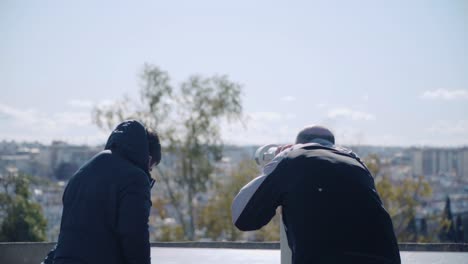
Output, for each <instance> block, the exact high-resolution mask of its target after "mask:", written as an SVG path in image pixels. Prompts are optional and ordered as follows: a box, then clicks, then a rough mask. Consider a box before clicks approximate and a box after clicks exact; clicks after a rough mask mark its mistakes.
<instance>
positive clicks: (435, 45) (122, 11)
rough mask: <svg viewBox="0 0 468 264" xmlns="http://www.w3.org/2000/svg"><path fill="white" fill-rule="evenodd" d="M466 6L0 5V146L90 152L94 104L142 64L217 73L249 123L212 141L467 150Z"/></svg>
mask: <svg viewBox="0 0 468 264" xmlns="http://www.w3.org/2000/svg"><path fill="white" fill-rule="evenodd" d="M467 28H468V3H467V2H466V1H463V0H459V1H456V0H455V1H449V2H446V1H442V2H441V1H435V0H434V1H422V0H416V1H410V2H408V1H402V0H398V1H392V2H382V3H378V2H375V1H370V0H366V1H289V2H280V1H255V3H252V2H250V1H235V2H229V3H221V2H219V1H209V0H202V1H196V2H191V1H169V2H161V1H132V2H127V3H120V2H119V3H118V2H115V1H112V2H111V1H99V2H94V1H78V2H73V3H72V2H59V1H48V0H47V1H41V2H35V1H24V2H22V1H21V2H18V1H2V2H0V36H2V41H1V42H0V58H2V59H1V60H0V89H1V90H0V92H1V96H0V141H1V140H16V141H39V142H41V143H45V144H49V143H50V142H51V141H53V140H63V141H67V142H70V143H73V144H87V145H96V144H103V143H104V141H105V140H106V139H107V136H108V131H102V130H100V129H98V128H97V127H96V126H95V125H94V124H92V121H91V110H92V107H93V106H95V105H100V104H108V103H110V102H112V101H114V100H118V99H121V98H122V97H123V96H124V95H128V96H129V97H131V98H133V99H135V100H137V99H138V97H139V94H138V90H139V79H138V76H139V74H140V73H141V71H142V69H143V64H144V63H150V64H154V65H157V66H159V67H161V68H162V69H163V70H166V71H168V73H169V74H170V76H171V77H172V83H173V84H174V85H177V84H178V83H180V82H182V81H183V80H185V79H186V78H187V77H189V76H190V75H192V74H201V75H203V76H212V75H214V74H226V75H228V76H229V78H230V79H231V80H232V81H235V82H238V83H240V84H242V85H243V102H244V110H245V114H246V116H247V119H248V121H247V122H246V124H245V126H243V125H241V124H233V125H227V124H223V129H222V130H223V138H224V141H225V143H228V144H235V145H247V144H256V145H260V144H266V143H288V142H292V141H293V140H294V138H295V136H296V133H297V132H298V131H299V130H300V129H301V128H302V127H304V126H306V125H309V124H314V123H315V124H323V125H326V126H328V127H330V128H331V129H332V130H333V131H334V132H335V134H336V138H337V143H338V144H343V145H380V146H436V147H438V146H440V147H442V146H452V147H453V146H466V145H468V74H467V73H468V60H467V58H468V30H467Z"/></svg>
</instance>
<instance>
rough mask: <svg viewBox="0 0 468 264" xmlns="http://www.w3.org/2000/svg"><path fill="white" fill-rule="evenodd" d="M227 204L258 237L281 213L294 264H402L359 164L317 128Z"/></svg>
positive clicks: (387, 221)
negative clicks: (276, 212) (257, 233)
mask: <svg viewBox="0 0 468 264" xmlns="http://www.w3.org/2000/svg"><path fill="white" fill-rule="evenodd" d="M279 150H280V151H279V153H278V154H277V155H276V157H275V158H274V159H273V160H272V161H271V162H270V163H268V164H267V165H265V167H264V168H263V173H262V175H260V176H259V177H257V178H255V179H254V180H252V181H251V182H250V183H248V184H247V185H245V186H244V187H243V188H242V189H241V190H240V192H239V194H238V195H237V196H236V197H235V198H234V201H233V204H232V218H233V223H234V224H235V225H236V227H237V228H239V229H240V230H243V231H250V230H256V229H260V228H261V227H262V226H264V225H266V224H267V223H268V222H269V221H270V220H271V218H272V217H273V216H274V215H275V211H276V208H277V207H278V206H282V220H283V223H284V226H285V230H286V235H287V238H288V244H289V247H290V248H291V252H292V263H294V264H299V263H307V264H309V263H361V264H362V263H364V264H365V263H401V261H400V254H399V249H398V244H397V240H396V237H395V234H394V230H393V225H392V221H391V219H390V216H389V214H388V213H387V211H386V210H385V209H384V207H383V205H382V202H381V200H380V197H379V195H378V194H377V191H376V189H375V185H374V180H373V177H372V175H371V173H370V172H369V170H368V169H367V167H366V166H365V165H364V164H363V162H362V161H361V160H360V159H359V157H358V156H357V155H356V154H354V153H353V152H352V151H351V150H348V149H345V148H342V147H338V146H336V145H335V137H334V135H333V133H332V132H331V131H330V130H329V129H328V128H326V127H323V126H308V127H305V128H304V129H302V130H301V131H300V132H299V133H298V135H297V137H296V142H295V144H294V145H286V146H283V147H280V148H279Z"/></svg>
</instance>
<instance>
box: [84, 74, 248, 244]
mask: <svg viewBox="0 0 468 264" xmlns="http://www.w3.org/2000/svg"><path fill="white" fill-rule="evenodd" d="M140 95H141V96H140V100H139V101H138V102H134V101H132V100H131V99H130V98H128V97H124V99H123V100H121V101H117V102H115V103H113V104H112V105H107V106H97V107H96V108H95V109H94V111H93V112H94V113H93V117H94V122H95V123H96V124H97V125H98V126H99V127H101V128H106V129H112V128H114V127H115V125H116V124H117V123H118V122H120V121H122V120H124V119H127V118H137V119H139V120H142V121H143V122H144V123H145V125H146V126H148V127H151V128H155V129H156V130H157V132H158V133H159V135H160V137H161V141H162V146H163V151H164V156H163V164H161V165H160V166H158V170H157V174H158V178H160V182H162V184H163V185H164V186H163V188H164V190H165V195H166V196H167V198H168V200H169V201H170V202H171V204H172V206H173V207H174V208H175V210H176V213H177V218H178V221H179V222H180V223H182V228H183V230H184V234H185V236H186V238H187V239H189V240H193V239H194V238H195V229H196V223H195V219H196V215H197V203H196V201H197V198H198V197H197V196H198V195H200V194H202V193H205V192H206V188H207V187H208V186H210V184H211V183H212V181H211V176H212V173H213V172H214V162H215V161H216V160H218V159H220V157H221V151H222V140H221V132H220V126H221V122H224V121H227V122H231V121H236V120H241V118H242V103H241V86H240V85H239V84H237V83H234V82H232V81H230V80H229V79H228V78H227V76H217V75H216V76H213V77H209V78H205V77H202V76H199V75H194V76H191V77H189V78H188V80H186V81H185V82H183V83H181V84H180V85H178V86H176V87H174V86H172V84H171V83H170V77H169V74H168V73H167V72H165V71H162V70H160V69H159V68H158V67H156V66H153V65H145V67H144V70H143V73H142V75H141V89H140ZM167 157H171V158H169V159H167ZM164 158H166V159H167V160H164Z"/></svg>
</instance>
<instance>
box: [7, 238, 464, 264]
mask: <svg viewBox="0 0 468 264" xmlns="http://www.w3.org/2000/svg"><path fill="white" fill-rule="evenodd" d="M54 245H55V242H43V243H41V242H38V243H35V242H15V243H13V242H11V243H9V242H6V243H0V263H2V264H9V263H12V264H30V263H31V264H33V263H34V264H39V263H40V262H41V261H42V260H43V259H44V257H45V256H46V255H47V253H48V252H49V250H50V249H52V248H53V247H54ZM399 246H400V250H401V251H420V252H425V251H426V252H468V244H447V243H400V244H399ZM151 247H172V248H229V249H272V250H273V249H274V250H279V248H280V244H279V243H278V242H153V243H151Z"/></svg>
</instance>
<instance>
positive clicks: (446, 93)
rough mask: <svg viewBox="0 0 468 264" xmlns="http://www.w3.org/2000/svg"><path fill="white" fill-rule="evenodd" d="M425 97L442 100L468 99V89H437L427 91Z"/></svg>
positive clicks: (423, 95) (423, 96)
mask: <svg viewBox="0 0 468 264" xmlns="http://www.w3.org/2000/svg"><path fill="white" fill-rule="evenodd" d="M421 97H422V98H425V99H434V100H437V99H441V100H466V99H468V90H462V89H459V90H447V89H436V90H430V91H425V92H424V93H423V94H422V95H421Z"/></svg>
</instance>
